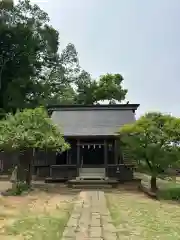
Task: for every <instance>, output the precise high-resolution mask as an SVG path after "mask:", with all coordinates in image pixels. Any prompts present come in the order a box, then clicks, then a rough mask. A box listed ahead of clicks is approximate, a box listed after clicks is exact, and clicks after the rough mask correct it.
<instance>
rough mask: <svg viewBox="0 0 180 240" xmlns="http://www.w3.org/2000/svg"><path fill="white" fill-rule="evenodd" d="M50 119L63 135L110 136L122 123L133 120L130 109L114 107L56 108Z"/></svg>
mask: <svg viewBox="0 0 180 240" xmlns="http://www.w3.org/2000/svg"><path fill="white" fill-rule="evenodd" d="M51 117H52V120H53V121H54V123H55V124H57V125H58V126H59V127H60V128H61V130H62V133H63V134H64V136H112V135H115V134H116V132H117V131H118V130H119V129H120V127H122V126H123V125H124V124H127V123H132V122H134V121H135V115H134V113H133V111H132V109H126V108H125V109H120V108H118V107H116V108H106V109H105V108H101V107H100V108H96V109H88V108H78V109H76V108H69V109H68V108H58V109H55V110H54V111H53V112H52V116H51Z"/></svg>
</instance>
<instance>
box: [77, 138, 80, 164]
mask: <svg viewBox="0 0 180 240" xmlns="http://www.w3.org/2000/svg"><path fill="white" fill-rule="evenodd" d="M79 166H80V141H79V139H78V140H77V167H78V168H79Z"/></svg>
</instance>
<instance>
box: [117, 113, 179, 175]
mask: <svg viewBox="0 0 180 240" xmlns="http://www.w3.org/2000/svg"><path fill="white" fill-rule="evenodd" d="M119 134H120V137H121V141H122V143H123V144H124V146H125V147H126V148H128V151H130V152H131V153H132V155H133V157H134V158H135V159H136V160H137V161H138V163H140V164H141V163H142V165H143V168H145V167H146V169H148V170H149V171H150V172H151V174H152V175H154V176H157V175H158V174H159V173H162V172H163V171H165V170H167V169H168V168H169V167H178V166H179V159H180V148H179V143H180V119H179V118H176V117H172V116H170V115H167V114H162V113H156V112H152V113H148V114H145V115H144V116H142V117H141V118H140V119H139V120H137V121H136V122H135V123H133V124H129V125H126V126H124V127H123V128H122V129H121V130H120V132H119Z"/></svg>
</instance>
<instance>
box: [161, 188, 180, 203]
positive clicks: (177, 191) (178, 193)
mask: <svg viewBox="0 0 180 240" xmlns="http://www.w3.org/2000/svg"><path fill="white" fill-rule="evenodd" d="M158 198H159V199H164V200H175V201H177V200H180V187H172V188H167V189H161V190H159V191H158Z"/></svg>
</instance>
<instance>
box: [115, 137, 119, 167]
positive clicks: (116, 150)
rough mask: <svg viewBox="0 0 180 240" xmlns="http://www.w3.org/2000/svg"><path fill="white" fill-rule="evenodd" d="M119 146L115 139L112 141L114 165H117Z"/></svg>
mask: <svg viewBox="0 0 180 240" xmlns="http://www.w3.org/2000/svg"><path fill="white" fill-rule="evenodd" d="M118 148H119V146H118V141H117V139H115V140H114V163H115V164H118V152H119V149H118Z"/></svg>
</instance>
